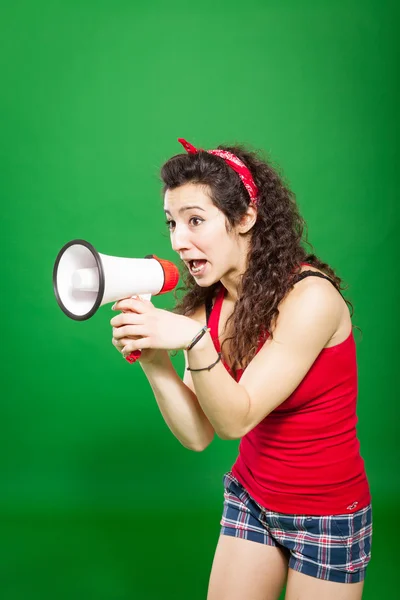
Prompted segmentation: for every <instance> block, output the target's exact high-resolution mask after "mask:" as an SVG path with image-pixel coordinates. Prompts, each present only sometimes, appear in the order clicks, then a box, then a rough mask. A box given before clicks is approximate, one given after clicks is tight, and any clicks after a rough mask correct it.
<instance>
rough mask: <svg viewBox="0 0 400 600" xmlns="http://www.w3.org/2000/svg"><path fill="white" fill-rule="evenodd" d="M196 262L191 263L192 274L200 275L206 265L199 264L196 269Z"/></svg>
mask: <svg viewBox="0 0 400 600" xmlns="http://www.w3.org/2000/svg"><path fill="white" fill-rule="evenodd" d="M196 264H197V260H194V261H193V263H192V273H200V271H202V270H203V269H204V267H205V266H206V263H203V264H201V265H200V266H199V267H196Z"/></svg>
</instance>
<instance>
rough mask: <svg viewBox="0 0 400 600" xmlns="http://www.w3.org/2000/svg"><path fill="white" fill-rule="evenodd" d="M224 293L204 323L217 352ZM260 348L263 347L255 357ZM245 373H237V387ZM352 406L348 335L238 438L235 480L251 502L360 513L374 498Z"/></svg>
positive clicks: (288, 509) (352, 348)
mask: <svg viewBox="0 0 400 600" xmlns="http://www.w3.org/2000/svg"><path fill="white" fill-rule="evenodd" d="M225 293H226V290H225V288H224V287H223V286H222V285H221V289H220V291H219V292H218V295H217V297H216V300H215V303H214V307H213V308H212V310H211V313H210V317H209V320H208V325H209V327H210V329H211V331H210V334H211V337H212V339H213V342H214V346H215V348H216V350H217V352H220V351H221V348H220V343H219V339H218V321H219V317H220V313H221V307H222V302H223V299H224V296H225ZM261 347H262V342H260V345H259V348H258V350H257V352H258V351H259V350H260V348H261ZM222 362H223V364H224V366H225V368H226V369H227V370H228V372H229V373H230V374H231V375H232V372H231V370H230V368H229V366H228V365H227V364H226V363H225V361H224V360H222ZM242 374H243V370H239V371H238V372H237V374H236V381H239V380H240V378H241V376H242ZM232 376H233V375H232ZM356 403H357V362H356V345H355V340H354V337H353V332H351V333H350V335H349V336H348V338H347V339H346V340H345V341H344V342H342V343H340V344H338V345H336V346H332V347H331V348H324V349H323V350H322V351H321V353H320V354H319V355H318V357H317V359H316V360H315V362H314V363H313V365H312V367H311V368H310V370H309V371H308V373H307V374H306V376H305V377H304V379H303V380H302V382H301V383H300V385H299V386H298V387H297V388H296V389H295V390H294V392H293V393H292V394H291V395H290V396H289V397H288V398H287V399H286V400H285V401H284V402H283V403H282V404H280V406H278V407H277V408H276V409H275V410H273V411H272V412H271V413H270V414H269V415H268V416H267V417H266V418H265V419H264V420H263V421H261V422H260V423H259V424H258V425H257V426H256V427H254V429H252V430H251V431H250V432H249V433H247V434H246V435H245V436H244V437H243V438H242V439H241V442H240V445H239V455H238V458H237V460H236V462H235V464H234V465H233V467H232V473H233V475H234V476H235V477H236V479H237V480H238V481H239V482H240V483H241V484H242V485H243V486H244V487H245V488H246V489H247V491H248V492H249V494H250V495H251V496H252V497H253V498H254V500H256V501H257V502H258V503H259V504H261V505H262V506H264V507H265V508H267V509H269V510H273V511H276V512H281V513H287V514H308V515H329V514H345V513H352V512H355V511H357V510H360V509H361V508H364V507H365V506H367V505H368V504H369V503H370V500H371V499H370V491H369V485H368V480H367V477H366V473H365V468H364V462H363V459H362V458H361V456H360V444H359V441H358V439H357V433H356V423H357V416H356Z"/></svg>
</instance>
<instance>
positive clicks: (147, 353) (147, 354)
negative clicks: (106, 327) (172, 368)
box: [111, 310, 165, 363]
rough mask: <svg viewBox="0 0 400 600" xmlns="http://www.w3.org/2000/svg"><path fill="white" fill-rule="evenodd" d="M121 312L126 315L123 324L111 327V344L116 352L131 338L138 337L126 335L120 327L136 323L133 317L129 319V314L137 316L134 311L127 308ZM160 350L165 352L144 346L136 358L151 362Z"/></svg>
mask: <svg viewBox="0 0 400 600" xmlns="http://www.w3.org/2000/svg"><path fill="white" fill-rule="evenodd" d="M122 312H123V313H124V314H126V315H128V316H126V317H125V318H124V325H120V326H117V327H113V329H112V343H113V346H115V348H116V349H117V350H118V352H121V354H122V351H123V349H124V348H125V346H126V345H127V343H128V342H130V341H132V340H137V339H139V338H140V336H137V335H128V336H127V335H125V334H123V333H122V332H121V329H122V327H126V326H127V325H128V326H129V325H135V324H136V320H135V318H134V317H132V319H130V318H129V315H135V316H137V315H136V313H134V312H132V311H129V310H128V311H126V310H124V311H122ZM111 325H112V324H111ZM162 352H165V351H164V350H158V349H157V348H144V349H143V350H141V351H140V356H139V358H138V359H137V360H138V361H139V362H141V363H149V362H153V361H154V360H155V359H156V358H157V356H158V354H159V353H162Z"/></svg>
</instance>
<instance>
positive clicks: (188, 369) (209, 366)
mask: <svg viewBox="0 0 400 600" xmlns="http://www.w3.org/2000/svg"><path fill="white" fill-rule="evenodd" d="M220 360H221V352H218V358H217V360H216V361H215V363H213V364H212V365H208V367H203V369H191V368H190V367H186V371H210V370H211V369H212V368H213V367H215V365H216V364H217V363H218V362H219V361H220Z"/></svg>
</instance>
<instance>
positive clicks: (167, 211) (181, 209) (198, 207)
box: [164, 204, 206, 215]
mask: <svg viewBox="0 0 400 600" xmlns="http://www.w3.org/2000/svg"><path fill="white" fill-rule="evenodd" d="M191 208H197V209H198V210H202V211H203V212H206V211H205V209H204V208H201V206H194V205H192V204H190V205H188V206H183V207H182V208H180V209H179V210H178V213H179V214H181V213H183V212H185V210H190V209H191ZM164 212H166V213H168V214H169V215H170V214H171V213H170V211H169V210H167V209H166V208H164Z"/></svg>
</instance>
